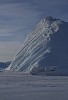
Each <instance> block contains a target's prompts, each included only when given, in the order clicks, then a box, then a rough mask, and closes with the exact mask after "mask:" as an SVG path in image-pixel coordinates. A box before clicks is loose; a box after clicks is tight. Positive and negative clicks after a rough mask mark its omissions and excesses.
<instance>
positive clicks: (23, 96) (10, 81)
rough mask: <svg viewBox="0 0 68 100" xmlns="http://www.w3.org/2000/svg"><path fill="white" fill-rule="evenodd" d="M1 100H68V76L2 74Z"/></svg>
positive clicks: (0, 76)
mask: <svg viewBox="0 0 68 100" xmlns="http://www.w3.org/2000/svg"><path fill="white" fill-rule="evenodd" d="M0 100H68V76H35V75H22V73H19V72H15V73H10V72H4V73H0Z"/></svg>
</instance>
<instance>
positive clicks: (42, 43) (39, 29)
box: [7, 16, 68, 75]
mask: <svg viewBox="0 0 68 100" xmlns="http://www.w3.org/2000/svg"><path fill="white" fill-rule="evenodd" d="M67 43H68V23H67V22H64V21H61V20H59V19H56V18H52V17H51V16H49V17H46V18H45V19H43V20H41V21H40V22H39V23H38V24H37V25H36V27H35V28H34V30H33V31H32V32H31V33H30V34H29V35H28V36H27V38H26V39H25V41H24V43H23V47H22V49H21V51H20V52H19V53H18V54H17V55H16V57H14V60H13V61H12V63H11V64H10V66H9V67H8V68H7V69H9V70H12V71H20V72H23V73H26V74H37V75H39V74H46V73H47V72H48V73H49V71H55V70H56V69H57V68H58V67H59V68H60V69H61V67H62V68H63V67H64V66H65V67H66V66H68V61H67V60H68V44H67Z"/></svg>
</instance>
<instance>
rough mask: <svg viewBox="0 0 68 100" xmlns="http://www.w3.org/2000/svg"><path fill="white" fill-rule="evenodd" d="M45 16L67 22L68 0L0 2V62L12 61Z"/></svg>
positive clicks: (11, 0)
mask: <svg viewBox="0 0 68 100" xmlns="http://www.w3.org/2000/svg"><path fill="white" fill-rule="evenodd" d="M46 16H53V17H56V18H60V19H61V20H64V21H68V0H0V62H1V61H10V60H12V59H13V58H14V56H15V55H16V54H17V52H18V51H19V49H20V48H21V47H22V43H23V41H24V40H25V38H26V36H27V35H28V34H29V33H30V32H31V31H32V30H33V28H34V27H35V25H36V24H37V23H38V22H39V21H40V20H41V19H43V18H45V17H46Z"/></svg>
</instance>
